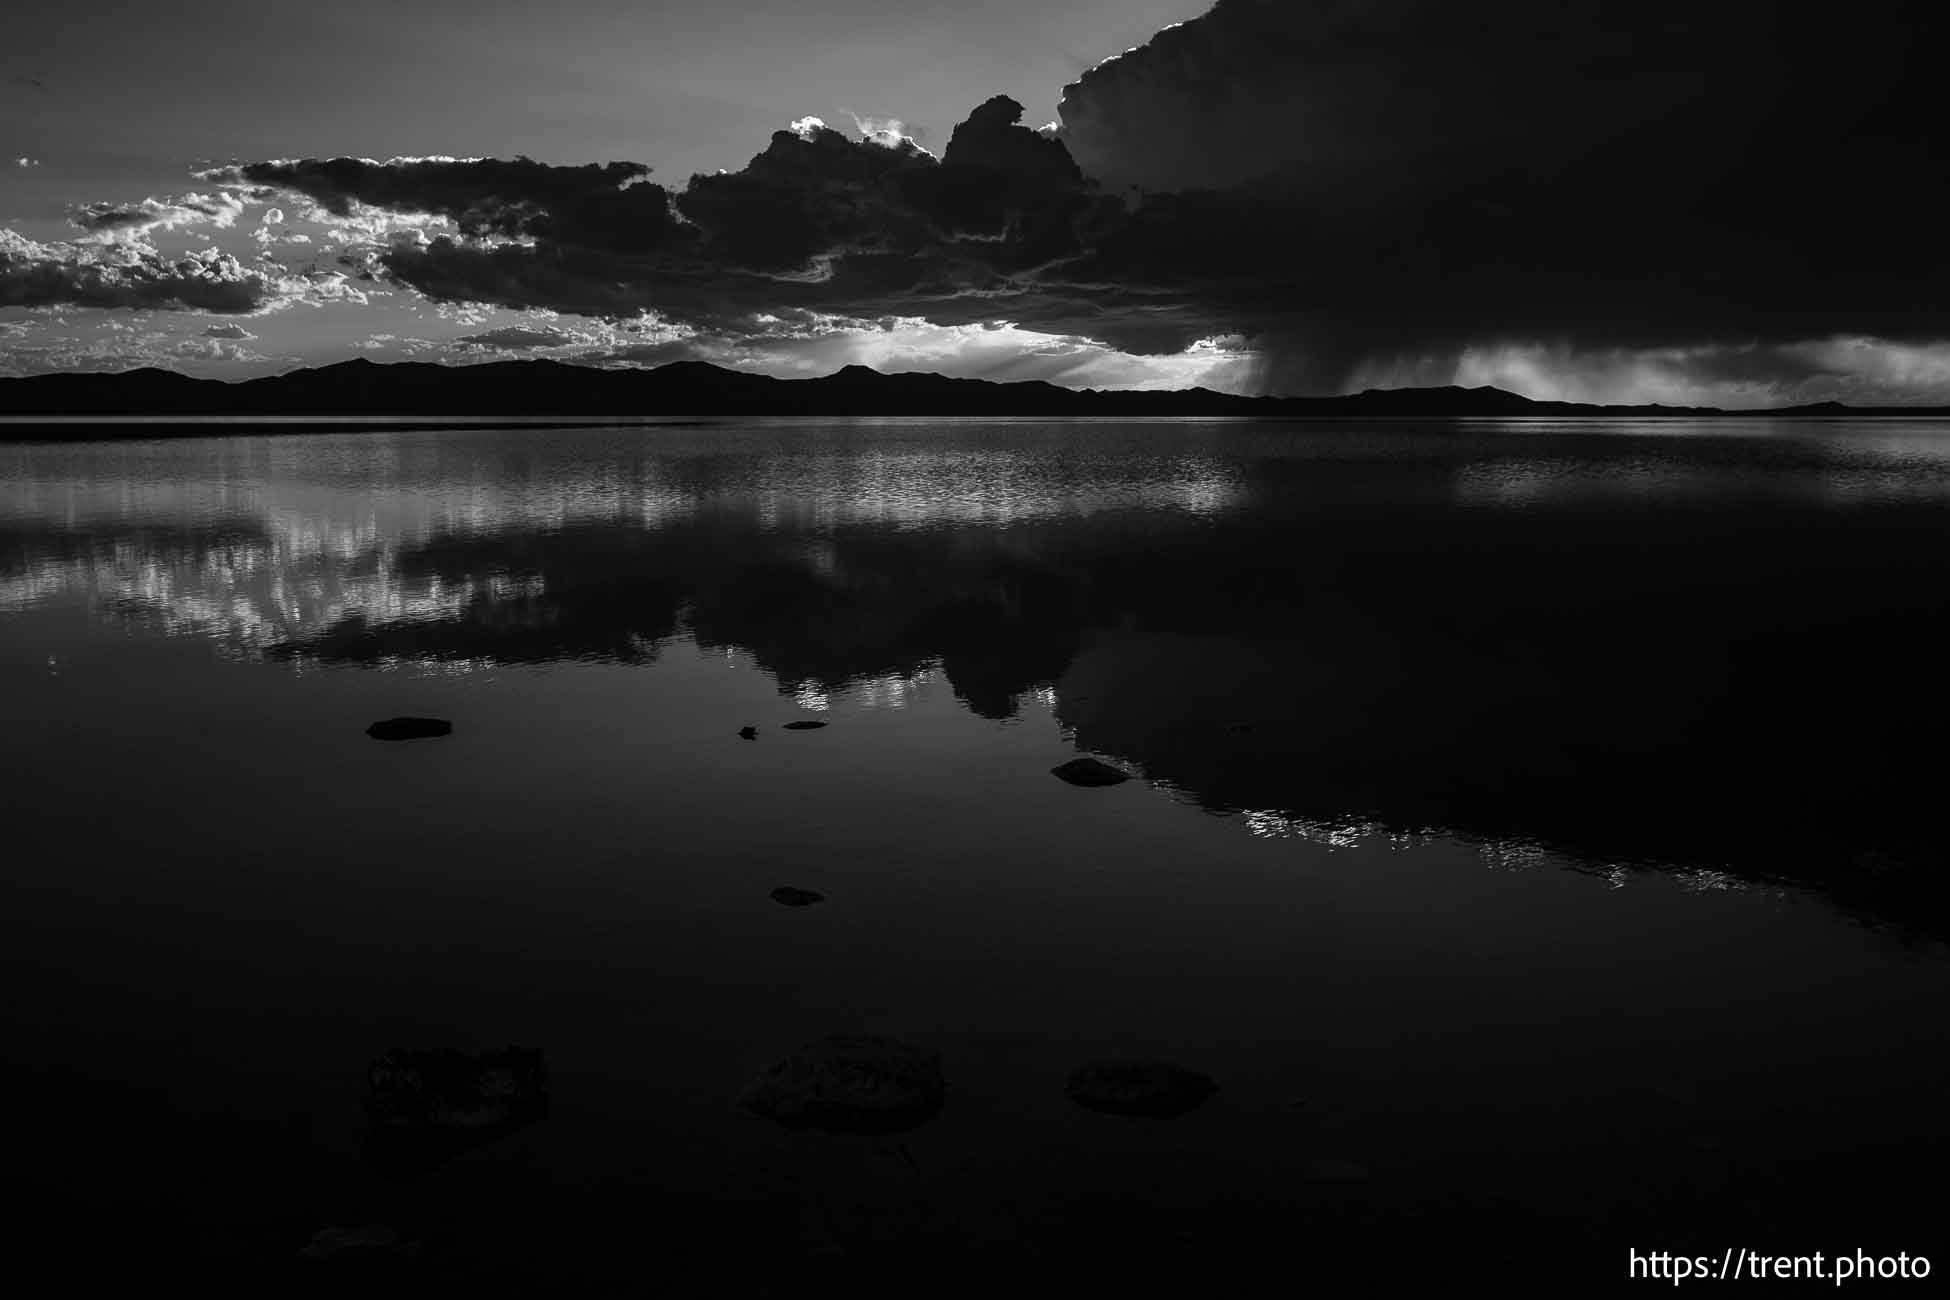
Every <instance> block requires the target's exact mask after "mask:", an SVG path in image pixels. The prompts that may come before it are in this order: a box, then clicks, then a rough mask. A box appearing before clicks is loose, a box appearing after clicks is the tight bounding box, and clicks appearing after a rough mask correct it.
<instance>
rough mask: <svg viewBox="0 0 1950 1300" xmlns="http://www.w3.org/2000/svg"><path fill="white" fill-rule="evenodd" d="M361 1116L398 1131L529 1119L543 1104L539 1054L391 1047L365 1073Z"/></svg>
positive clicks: (481, 1126)
mask: <svg viewBox="0 0 1950 1300" xmlns="http://www.w3.org/2000/svg"><path fill="white" fill-rule="evenodd" d="M366 1080H367V1082H368V1084H370V1086H371V1089H372V1091H371V1093H370V1095H368V1096H367V1098H366V1113H367V1114H368V1115H370V1116H371V1117H372V1121H373V1123H375V1124H385V1125H391V1126H394V1127H399V1128H437V1129H491V1128H498V1127H500V1126H502V1125H506V1124H510V1123H515V1122H518V1121H521V1120H523V1119H526V1118H531V1117H533V1116H534V1114H535V1113H536V1112H537V1111H538V1110H539V1109H541V1108H543V1107H545V1106H546V1105H547V1102H548V1071H547V1068H546V1067H545V1066H544V1065H543V1064H542V1054H541V1052H540V1051H536V1050H531V1049H526V1048H520V1047H509V1048H507V1049H505V1050H503V1051H499V1052H462V1051H456V1050H455V1049H453V1048H451V1047H443V1048H437V1049H435V1050H433V1051H426V1052H407V1051H401V1050H400V1049H398V1048H394V1049H393V1050H392V1051H390V1052H388V1053H386V1055H384V1056H382V1057H380V1058H379V1059H378V1060H376V1061H374V1062H373V1063H372V1066H371V1068H370V1069H368V1070H367V1071H366Z"/></svg>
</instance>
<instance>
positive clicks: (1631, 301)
mask: <svg viewBox="0 0 1950 1300" xmlns="http://www.w3.org/2000/svg"><path fill="white" fill-rule="evenodd" d="M1947 25H1950V19H1946V16H1945V14H1944V12H1943V10H1942V9H1941V7H1940V6H1936V5H1934V4H1928V3H1924V2H1923V0H1866V3H1865V4H1863V5H1862V6H1859V7H1852V8H1851V10H1850V12H1849V19H1848V21H1847V22H1846V23H1838V22H1835V21H1832V20H1831V19H1830V18H1828V17H1825V16H1823V15H1821V14H1819V13H1814V12H1810V11H1806V10H1797V9H1794V8H1793V7H1791V6H1783V5H1777V4H1774V3H1771V0H1724V2H1723V3H1716V4H1713V5H1698V4H1691V3H1680V2H1679V0H1631V2H1630V3H1627V2H1626V0H1551V2H1550V3H1549V4H1545V3H1543V2H1542V0H1501V2H1499V3H1490V4H1484V5H1471V6H1457V5H1453V4H1446V3H1440V2H1439V0H1385V2H1382V3H1370V4H1361V5H1355V4H1319V5H1306V6H1300V5H1292V4H1286V3H1276V2H1274V0H1220V2H1219V3H1218V4H1217V5H1215V6H1214V7H1213V8H1212V10H1211V11H1210V12H1208V13H1206V14H1204V15H1203V16H1201V17H1199V18H1195V19H1192V20H1190V21H1188V22H1185V23H1182V24H1179V25H1177V26H1175V27H1173V28H1171V29H1168V30H1166V31H1164V32H1161V33H1159V34H1158V35H1157V36H1156V37H1155V38H1153V40H1152V41H1150V42H1149V43H1147V44H1146V45H1144V46H1141V47H1139V48H1137V49H1135V50H1132V51H1129V52H1127V53H1126V54H1124V55H1122V56H1119V57H1118V58H1116V59H1112V60H1108V61H1106V62H1105V63H1103V64H1100V65H1098V66H1097V67H1096V68H1093V69H1092V70H1090V71H1089V72H1087V73H1085V74H1084V75H1083V76H1082V77H1080V78H1079V79H1078V81H1077V82H1076V83H1074V84H1072V85H1071V86H1069V87H1066V89H1065V92H1064V97H1063V100H1062V102H1061V106H1060V113H1061V117H1062V125H1061V129H1060V131H1059V133H1058V134H1059V138H1060V139H1061V140H1062V141H1063V142H1064V143H1065V144H1066V145H1067V146H1068V147H1069V148H1070V150H1071V152H1072V153H1073V155H1074V156H1075V157H1076V159H1077V161H1078V163H1079V164H1080V165H1081V166H1082V167H1083V168H1084V169H1085V171H1086V172H1088V173H1089V174H1091V175H1092V176H1093V177H1095V178H1097V179H1098V180H1099V181H1100V182H1101V183H1103V184H1104V185H1106V186H1107V187H1108V188H1110V189H1111V190H1113V191H1117V192H1124V193H1134V194H1135V195H1136V196H1137V198H1138V199H1139V200H1140V202H1139V203H1138V204H1137V206H1136V211H1135V213H1134V216H1133V219H1132V220H1131V221H1130V222H1129V223H1125V224H1122V225H1120V226H1118V227H1116V228H1115V229H1113V230H1111V231H1110V232H1109V233H1108V234H1107V236H1106V237H1105V238H1104V239H1102V240H1101V241H1098V242H1097V243H1096V244H1095V245H1094V246H1093V249H1092V255H1091V256H1090V257H1089V258H1088V259H1085V261H1084V263H1083V264H1081V265H1079V266H1077V267H1076V268H1074V269H1075V270H1076V271H1077V272H1078V273H1079V274H1084V275H1091V276H1096V277H1100V278H1103V279H1107V280H1112V281H1117V282H1123V283H1132V282H1141V283H1147V284H1153V285H1158V286H1167V285H1172V286H1177V287H1179V288H1181V289H1182V290H1183V291H1184V294H1185V297H1186V300H1187V301H1188V302H1190V303H1196V304H1199V305H1200V306H1202V307H1205V308H1207V309H1209V310H1216V311H1220V312H1222V313H1225V314H1227V315H1228V316H1230V317H1231V319H1232V320H1233V322H1234V327H1235V328H1241V329H1245V330H1247V331H1248V332H1250V333H1252V334H1254V335H1255V336H1256V337H1257V340H1258V342H1259V344H1260V345H1261V347H1262V350H1263V351H1264V352H1266V354H1267V362H1266V371H1265V374H1264V376H1263V382H1264V384H1265V385H1266V386H1267V387H1272V388H1289V389H1307V388H1321V387H1336V386H1340V385H1342V384H1344V383H1345V382H1346V381H1347V380H1348V379H1349V377H1350V376H1351V375H1352V374H1353V373H1354V372H1355V371H1356V370H1359V369H1360V368H1362V367H1364V366H1365V367H1372V366H1375V365H1378V364H1384V363H1390V362H1394V363H1406V362H1412V361H1415V360H1418V359H1422V360H1432V361H1434V362H1437V363H1444V362H1446V363H1449V364H1454V363H1456V362H1457V361H1459V360H1460V357H1461V354H1462V351H1463V349H1464V348H1466V347H1471V346H1478V345H1481V344H1484V343H1488V342H1496V341H1506V342H1523V343H1536V342H1539V341H1543V342H1548V343H1551V344H1553V345H1562V346H1567V347H1571V348H1575V349H1580V350H1591V349H1638V348H1654V347H1672V346H1680V345H1693V344H1701V343H1707V342H1753V343H1762V344H1768V343H1785V342H1792V341H1799V340H1806V339H1809V338H1817V337H1824V336H1828V335H1831V334H1834V333H1837V332H1849V333H1864V334H1873V335H1876V336H1878V337H1884V338H1890V339H1905V338H1907V339H1929V338H1940V337H1944V336H1946V335H1950V311H1946V309H1945V308H1944V306H1943V304H1945V303H1950V294H1946V292H1945V289H1946V288H1950V284H1946V280H1950V271H1947V270H1946V268H1945V267H1944V266H1943V265H1942V263H1941V261H1940V259H1934V258H1928V257H1924V256H1919V253H1920V251H1921V250H1923V249H1927V248H1931V247H1933V246H1935V244H1936V243H1937V242H1938V238H1937V236H1935V235H1934V234H1932V233H1931V232H1932V231H1934V230H1936V229H1938V228H1939V227H1940V226H1941V224H1942V222H1943V220H1944V218H1945V215H1946V210H1947V209H1950V182H1947V181H1946V176H1945V173H1944V171H1943V169H1942V168H1941V167H1940V166H1938V165H1935V164H1934V163H1933V162H1932V161H1931V160H1932V158H1934V157H1935V156H1936V153H1937V146H1936V143H1935V141H1934V139H1933V133H1934V130H1935V128H1934V127H1933V126H1932V125H1930V124H1931V123H1933V122H1934V121H1935V120H1936V117H1937V116H1938V113H1937V111H1936V108H1935V105H1936V100H1937V98H1938V95H1939V91H1938V90H1937V85H1938V79H1939V68H1940V61H1941V56H1942V54H1943V52H1944V50H1945V48H1946V45H1945V39H1944V38H1945V35H1946V26H1947ZM1130 187H1136V190H1135V191H1132V190H1131V188H1130Z"/></svg>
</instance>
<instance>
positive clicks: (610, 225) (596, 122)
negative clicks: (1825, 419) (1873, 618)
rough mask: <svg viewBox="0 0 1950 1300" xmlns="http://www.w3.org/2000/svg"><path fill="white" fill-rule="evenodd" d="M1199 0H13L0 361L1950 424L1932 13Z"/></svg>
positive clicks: (244, 373)
mask: <svg viewBox="0 0 1950 1300" xmlns="http://www.w3.org/2000/svg"><path fill="white" fill-rule="evenodd" d="M1201 4H1202V0H1046V2H1043V3H1036V4H1031V3H1027V2H1026V0H990V2H989V3H986V4H982V5H971V4H967V3H955V4H950V3H944V2H942V0H916V2H914V3H909V4H907V5H904V6H901V7H899V11H898V12H894V11H891V10H890V9H889V8H888V7H886V6H883V5H881V4H878V3H867V2H866V0H826V2H819V3H812V2H801V3H775V2H773V0H710V2H708V3H703V2H699V0H668V2H666V3H662V4H658V5H655V6H645V5H640V4H623V3H612V2H610V0H574V2H573V3H562V4H555V5H551V6H547V7H541V6H533V5H527V4H520V5H517V4H513V3H507V2H505V0H475V2H474V3H469V4H465V5H463V4H458V3H447V2H446V0H439V2H436V3H419V4H413V5H411V6H404V5H396V4H379V3H374V2H373V0H343V2H342V3H340V4H337V5H334V6H318V7H300V6H295V5H289V4H284V3H265V2H264V0H258V2H257V3H252V4H243V3H229V2H227V0H189V2H188V3H184V4H179V5H176V6H172V7H171V8H170V9H169V10H168V11H167V13H166V14H161V13H160V12H159V11H156V10H154V9H153V7H147V6H137V5H134V4H125V3H122V2H121V0H103V2H102V3H96V4H92V5H89V6H74V5H52V4H32V5H29V6H26V7H25V10H24V11H21V10H20V9H19V8H18V7H17V8H16V10H14V11H11V12H10V14H9V16H8V18H7V19H6V21H5V30H6V33H7V40H6V42H5V44H4V46H0V374H31V373H39V372H43V371H50V370H103V371H105V370H117V369H124V368H128V367H130V366H136V365H162V366H168V367H171V368H174V369H179V370H183V371H186V372H188V373H192V374H197V375H203V376H210V377H220V378H244V377H249V376H252V375H257V374H264V373H271V372H274V371H277V370H282V369H288V368H291V367H294V366H299V365H318V364H325V363H329V362H333V361H339V360H344V359H347V358H349V357H353V356H364V357H369V358H371V359H373V360H378V361H391V360H406V359H413V360H432V361H441V362H447V363H451V364H465V363H468V362H473V361H480V360H498V359H505V358H508V357H526V356H552V357H556V358H559V359H565V360H576V361H581V362H584V363H588V364H599V365H654V364H660V363H662V362H664V361H669V360H677V359H684V358H702V359H705V360H711V361H715V362H717V363H719V364H725V365H732V366H737V367H740V368H747V369H753V370H760V371H764V372H766V373H773V374H781V375H802V374H821V373H826V372H827V371H830V370H832V369H835V368H837V367H838V366H841V365H846V364H852V363H865V364H870V365H874V366H877V367H879V368H882V369H887V370H934V371H939V372H941V373H948V374H959V375H973V376H979V377H986V378H998V379H1016V378H1039V379H1047V380H1050V381H1052V382H1057V383H1063V384H1068V385H1072V386H1086V387H1106V388H1108V387H1184V386H1190V385H1192V384H1203V385H1206V386H1209V387H1214V388H1219V389H1224V390H1227V391H1238V392H1290V393H1311V392H1341V391H1356V390H1358V389H1360V388H1364V387H1391V386H1402V385H1408V384H1428V383H1465V384H1479V383H1492V384H1497V385H1498V386H1501V387H1505V388H1510V389H1512V390H1514V391H1519V392H1524V393H1527V394H1528V395H1531V396H1536V397H1556V398H1568V399H1571V400H1595V401H1664V402H1684V403H1693V402H1701V403H1711V404H1721V405H1743V406H1744V405H1772V404H1779V403H1787V402H1794V401H1811V400H1827V399H1831V398H1838V399H1841V400H1849V401H1856V402H1864V403H1870V402H1881V403H1891V402H1893V403H1921V402H1950V292H1946V283H1945V281H1946V279H1950V270H1946V268H1944V267H1943V266H1942V265H1941V264H1940V263H1941V259H1940V256H1939V255H1938V253H1937V251H1936V250H1937V248H1938V247H1939V246H1940V243H1941V240H1940V236H1938V234H1937V233H1936V232H1937V231H1938V230H1939V229H1940V228H1941V226H1942V223H1943V220H1944V218H1945V216H1946V215H1950V213H1946V211H1945V209H1946V208H1950V192H1947V190H1946V185H1947V184H1950V183H1947V182H1946V180H1945V177H1944V169H1943V167H1942V166H1941V161H1940V160H1941V157H1942V149H1941V146H1940V144H1939V141H1938V137H1937V131H1938V129H1939V128H1938V127H1937V126H1936V123H1937V122H1938V121H1940V120H1944V119H1945V117H1946V115H1945V114H1944V113H1943V112H1942V109H1943V105H1942V104H1941V102H1940V101H1941V99H1942V95H1943V92H1942V91H1941V90H1939V89H1938V88H1937V87H1938V84H1939V81H1940V78H1938V77H1937V75H1936V70H1937V69H1938V68H1939V67H1940V66H1942V65H1941V56H1942V54H1943V53H1944V52H1945V44H1946V42H1945V40H1944V35H1945V28H1946V25H1950V24H1947V23H1946V19H1945V18H1944V17H1943V16H1941V15H1939V14H1938V13H1936V12H1935V7H1934V6H1933V5H1931V4H1926V3H1922V2H1921V0H1858V2H1857V3H1854V4H1852V5H1851V6H1850V7H1849V11H1848V14H1847V17H1846V21H1843V20H1839V19H1837V18H1836V17H1835V16H1834V15H1833V14H1828V15H1826V16H1824V15H1820V14H1814V15H1811V16H1808V17H1801V16H1798V15H1797V13H1796V9H1795V7H1791V6H1782V5H1777V4H1773V3H1767V2H1764V0H1721V2H1720V3H1718V4H1715V5H1713V6H1701V5H1698V4H1696V3H1679V2H1678V0H1634V2H1633V3H1629V4H1628V3H1624V0H1552V2H1551V3H1548V4H1547V3H1543V2H1542V0H1484V3H1482V4H1480V5H1474V6H1468V7H1462V6H1455V5H1452V4H1443V3H1439V2H1438V0H1359V2H1357V0H1219V3H1217V4H1216V6H1212V7H1210V8H1209V9H1202V8H1201ZM335 159H337V160H340V161H337V162H333V161H331V160H335ZM482 160H501V161H499V162H493V161H482ZM694 177H697V178H698V179H693V178H694Z"/></svg>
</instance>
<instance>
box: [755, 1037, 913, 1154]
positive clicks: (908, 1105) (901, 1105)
mask: <svg viewBox="0 0 1950 1300" xmlns="http://www.w3.org/2000/svg"><path fill="white" fill-rule="evenodd" d="M947 1097H948V1082H947V1080H946V1079H945V1078H943V1077H942V1074H941V1058H940V1056H939V1055H938V1054H936V1053H934V1052H930V1051H928V1050H926V1049H924V1048H920V1047H916V1046H914V1045H913V1044H912V1043H904V1042H902V1041H901V1040H900V1039H898V1038H881V1037H877V1036H873V1035H864V1034H862V1035H855V1034H835V1035H833V1036H831V1037H828V1038H822V1039H820V1040H818V1041H817V1042H813V1043H807V1044H806V1045H805V1046H804V1047H802V1048H800V1049H799V1050H798V1051H796V1052H794V1053H793V1054H792V1055H790V1056H788V1057H786V1058H785V1059H784V1060H783V1061H780V1062H778V1063H777V1064H776V1065H773V1066H771V1067H770V1068H769V1069H767V1070H765V1072H764V1073H762V1074H760V1075H759V1076H758V1077H757V1078H756V1079H754V1080H752V1082H751V1084H750V1086H748V1087H747V1088H746V1089H745V1091H744V1092H743V1093H742V1094H741V1095H740V1096H739V1098H738V1104H739V1106H740V1107H741V1108H743V1109H744V1110H746V1111H749V1112H750V1113H752V1114H754V1115H758V1116H762V1117H763V1118H765V1119H769V1120H772V1121H774V1122H775V1123H778V1124H780V1125H783V1126H784V1127H786V1128H789V1129H817V1130H819V1131H820V1132H823V1133H846V1134H853V1135H856V1136H862V1137H869V1136H884V1135H886V1134H889V1133H903V1132H906V1131H907V1130H908V1129H911V1128H915V1127H918V1126H919V1125H921V1124H925V1123H926V1122H927V1121H929V1120H931V1119H933V1118H934V1117H935V1116H936V1115H937V1114H939V1113H940V1111H941V1106H942V1103H943V1102H945V1101H946V1100H947Z"/></svg>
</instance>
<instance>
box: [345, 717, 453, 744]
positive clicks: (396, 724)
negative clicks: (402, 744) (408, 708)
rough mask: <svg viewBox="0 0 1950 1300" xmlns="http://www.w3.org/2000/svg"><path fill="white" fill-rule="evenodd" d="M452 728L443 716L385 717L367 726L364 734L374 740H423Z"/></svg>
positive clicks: (442, 734)
mask: <svg viewBox="0 0 1950 1300" xmlns="http://www.w3.org/2000/svg"><path fill="white" fill-rule="evenodd" d="M453 729H454V724H453V723H451V722H449V721H447V720H446V719H445V718H387V719H386V720H385V721H383V722H375V723H373V724H372V725H371V726H370V727H367V728H366V734H367V735H368V736H371V737H372V738H373V739H374V740H425V739H427V738H428V737H431V736H445V735H447V734H449V733H450V732H452V731H453Z"/></svg>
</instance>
